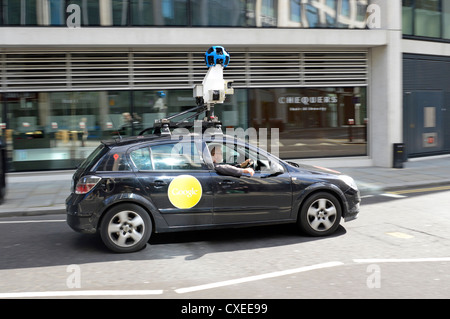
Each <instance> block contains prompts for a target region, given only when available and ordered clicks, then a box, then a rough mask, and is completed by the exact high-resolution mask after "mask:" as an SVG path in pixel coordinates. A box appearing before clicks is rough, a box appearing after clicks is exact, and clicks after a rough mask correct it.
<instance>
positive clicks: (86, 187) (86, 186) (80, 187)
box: [75, 176, 101, 194]
mask: <svg viewBox="0 0 450 319" xmlns="http://www.w3.org/2000/svg"><path fill="white" fill-rule="evenodd" d="M100 181H101V177H98V176H85V177H82V178H80V180H79V181H78V183H77V185H76V186H75V194H87V193H89V192H90V191H91V190H92V189H93V188H94V187H95V186H96V185H97V184H98V183H99V182H100Z"/></svg>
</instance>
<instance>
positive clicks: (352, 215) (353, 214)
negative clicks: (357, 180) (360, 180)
mask: <svg viewBox="0 0 450 319" xmlns="http://www.w3.org/2000/svg"><path fill="white" fill-rule="evenodd" d="M345 196H346V197H347V203H348V208H347V212H346V213H345V216H344V221H345V222H349V221H352V220H355V219H356V218H358V214H359V211H360V205H361V194H360V192H359V191H355V190H351V191H350V192H347V193H346V194H345Z"/></svg>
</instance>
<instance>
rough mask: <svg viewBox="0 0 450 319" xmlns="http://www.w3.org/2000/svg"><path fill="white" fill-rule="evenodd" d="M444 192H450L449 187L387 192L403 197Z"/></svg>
mask: <svg viewBox="0 0 450 319" xmlns="http://www.w3.org/2000/svg"><path fill="white" fill-rule="evenodd" d="M446 190H450V186H438V187H427V188H416V189H406V190H400V191H395V192H388V194H394V195H404V194H413V193H426V192H437V191H446Z"/></svg>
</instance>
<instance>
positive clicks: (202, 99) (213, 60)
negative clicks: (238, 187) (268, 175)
mask: <svg viewBox="0 0 450 319" xmlns="http://www.w3.org/2000/svg"><path fill="white" fill-rule="evenodd" d="M205 62H206V66H207V67H208V72H207V74H206V75H205V78H204V79H203V82H202V84H201V85H195V86H194V98H195V102H196V104H197V106H196V107H193V108H191V109H189V110H186V111H182V112H180V113H177V114H174V115H171V116H169V117H167V118H162V119H158V120H155V123H154V125H153V127H149V128H146V129H144V130H143V131H142V132H140V133H139V135H143V134H144V133H146V132H152V133H153V134H161V135H171V132H170V128H179V127H185V128H192V127H195V125H196V124H197V123H199V122H201V126H202V132H204V130H205V129H207V128H215V129H216V131H217V133H222V123H221V122H220V121H219V118H218V117H217V116H215V115H214V106H215V105H216V104H218V103H220V104H223V103H224V102H225V98H226V95H232V94H234V89H233V88H232V83H233V81H226V80H224V79H223V69H224V68H226V67H227V66H228V63H229V62H230V54H229V53H228V52H227V51H226V50H225V48H224V47H222V46H212V47H210V48H209V49H208V50H207V51H206V53H205ZM205 111H206V116H205V117H204V119H203V121H197V120H192V119H194V118H195V119H197V118H198V116H199V115H200V114H202V113H203V112H205ZM191 112H195V113H194V114H193V115H188V113H191ZM182 115H186V116H185V117H183V118H182V119H180V120H177V121H173V122H172V119H174V118H176V117H179V116H182Z"/></svg>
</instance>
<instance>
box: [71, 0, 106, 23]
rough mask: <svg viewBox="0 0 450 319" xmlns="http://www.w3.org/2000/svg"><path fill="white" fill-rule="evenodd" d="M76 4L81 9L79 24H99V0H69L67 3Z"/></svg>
mask: <svg viewBox="0 0 450 319" xmlns="http://www.w3.org/2000/svg"><path fill="white" fill-rule="evenodd" d="M69 4H76V5H78V6H80V9H81V24H82V25H83V26H98V25H100V7H99V0H89V1H88V0H69V2H68V3H67V5H69Z"/></svg>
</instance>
